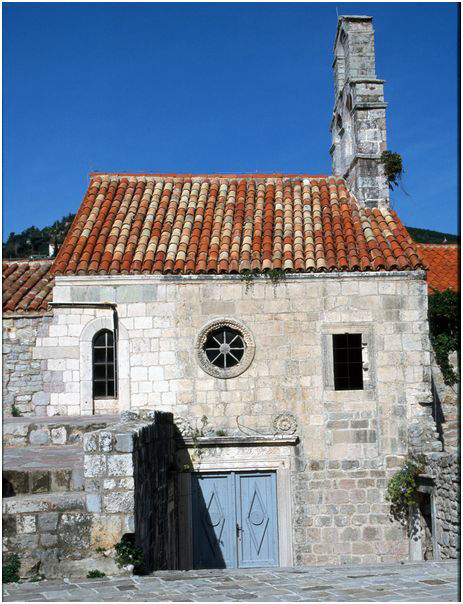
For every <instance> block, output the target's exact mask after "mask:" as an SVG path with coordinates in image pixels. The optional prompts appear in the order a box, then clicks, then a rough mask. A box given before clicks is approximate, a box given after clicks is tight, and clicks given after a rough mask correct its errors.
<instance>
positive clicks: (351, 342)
mask: <svg viewBox="0 0 463 604" xmlns="http://www.w3.org/2000/svg"><path fill="white" fill-rule="evenodd" d="M333 369H334V389H335V390H363V361H362V334H360V333H342V334H334V335H333Z"/></svg>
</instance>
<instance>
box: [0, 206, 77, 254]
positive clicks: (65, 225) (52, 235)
mask: <svg viewBox="0 0 463 604" xmlns="http://www.w3.org/2000/svg"><path fill="white" fill-rule="evenodd" d="M74 216H75V214H68V215H67V216H64V217H63V218H62V219H61V220H56V221H55V222H54V223H53V224H52V225H51V226H48V227H45V228H43V229H38V228H37V227H35V226H31V227H29V228H28V229H26V230H25V231H22V233H10V235H9V237H8V239H7V240H6V243H3V245H2V252H3V258H4V259H6V258H30V257H31V256H45V257H48V244H49V243H52V244H54V245H55V249H57V247H58V246H59V245H61V243H63V241H64V238H65V237H66V233H67V232H68V230H69V227H70V226H71V224H72V221H73V219H74Z"/></svg>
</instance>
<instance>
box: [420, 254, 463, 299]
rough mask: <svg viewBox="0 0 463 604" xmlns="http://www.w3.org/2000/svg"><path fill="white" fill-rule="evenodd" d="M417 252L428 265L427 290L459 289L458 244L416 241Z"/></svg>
mask: <svg viewBox="0 0 463 604" xmlns="http://www.w3.org/2000/svg"><path fill="white" fill-rule="evenodd" d="M416 247H417V248H418V254H419V256H420V257H421V258H422V260H423V262H424V263H425V264H426V265H427V266H428V290H429V293H431V292H432V290H433V289H437V290H438V291H444V290H446V289H453V290H454V291H459V290H460V282H459V275H460V267H459V258H460V246H459V245H456V244H433V243H417V244H416Z"/></svg>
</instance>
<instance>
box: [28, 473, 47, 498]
mask: <svg viewBox="0 0 463 604" xmlns="http://www.w3.org/2000/svg"><path fill="white" fill-rule="evenodd" d="M29 481H30V492H31V493H47V492H49V491H50V472H48V471H47V470H44V471H39V470H35V471H33V472H31V473H30V477H29Z"/></svg>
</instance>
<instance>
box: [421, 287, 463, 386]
mask: <svg viewBox="0 0 463 604" xmlns="http://www.w3.org/2000/svg"><path fill="white" fill-rule="evenodd" d="M428 315H429V330H430V334H431V344H432V347H433V349H434V353H435V355H436V361H437V364H438V365H439V367H440V370H441V372H442V375H443V378H444V382H445V383H446V384H447V385H449V386H452V385H453V384H455V383H456V382H458V380H459V375H458V373H457V372H456V370H455V369H454V367H453V366H452V364H451V363H450V360H449V355H450V353H451V352H454V351H457V352H458V354H459V352H460V294H459V293H458V292H455V291H453V290H451V289H447V290H445V291H443V292H439V291H437V290H434V292H433V293H432V294H431V295H430V296H429V302H428Z"/></svg>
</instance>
